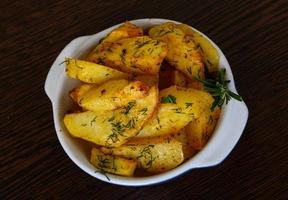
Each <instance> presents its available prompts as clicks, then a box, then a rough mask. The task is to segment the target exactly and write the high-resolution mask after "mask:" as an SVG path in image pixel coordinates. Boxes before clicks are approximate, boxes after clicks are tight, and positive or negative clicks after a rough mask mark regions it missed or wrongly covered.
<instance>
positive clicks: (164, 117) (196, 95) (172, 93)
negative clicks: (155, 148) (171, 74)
mask: <svg viewBox="0 0 288 200" xmlns="http://www.w3.org/2000/svg"><path fill="white" fill-rule="evenodd" d="M159 96H160V99H161V104H160V107H159V111H158V113H157V114H154V115H153V117H152V118H151V119H150V120H149V121H148V122H147V124H145V126H144V127H143V129H142V130H141V131H140V132H139V134H138V135H137V136H136V137H154V136H159V135H167V134H173V133H177V132H179V131H180V130H181V129H182V128H184V127H185V126H186V125H187V124H188V123H189V122H190V121H192V120H193V119H197V118H199V117H200V115H201V114H202V112H203V111H204V110H206V109H208V108H209V109H210V107H211V104H212V102H213V97H212V96H211V95H210V94H209V93H207V92H204V91H200V90H194V89H188V88H182V87H178V86H171V87H169V88H166V89H163V90H161V91H160V94H159Z"/></svg>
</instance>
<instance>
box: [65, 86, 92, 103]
mask: <svg viewBox="0 0 288 200" xmlns="http://www.w3.org/2000/svg"><path fill="white" fill-rule="evenodd" d="M94 87H97V85H96V84H82V85H80V86H79V87H77V88H74V89H73V90H71V91H70V92H69V96H70V97H71V99H73V100H74V101H75V102H77V103H79V101H80V100H81V98H82V96H83V95H84V94H85V93H86V92H88V91H89V90H90V89H92V88H94Z"/></svg>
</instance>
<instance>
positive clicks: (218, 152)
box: [45, 19, 248, 186]
mask: <svg viewBox="0 0 288 200" xmlns="http://www.w3.org/2000/svg"><path fill="white" fill-rule="evenodd" d="M168 21H170V22H174V23H180V22H176V21H172V20H166V19H139V20H134V21H131V22H132V23H134V24H136V25H137V26H140V27H142V28H149V27H151V26H154V25H158V24H162V23H165V22H168ZM119 25H120V24H118V25H115V26H113V27H111V28H108V29H106V30H104V31H101V32H99V33H97V34H94V35H90V36H83V37H79V38H76V39H74V40H73V41H72V42H70V43H69V44H68V45H67V46H66V47H65V48H64V49H63V50H62V52H61V53H60V54H59V56H58V57H57V59H56V60H55V61H54V63H53V65H52V67H51V69H50V71H49V73H48V75H47V79H46V82H45V91H46V94H47V95H48V97H49V98H50V100H51V102H52V107H53V117H54V125H55V130H56V133H57V136H58V139H59V141H60V143H61V145H62V147H63V149H64V151H65V152H66V153H67V155H68V156H69V157H70V158H71V160H72V161H73V162H74V163H75V164H76V165H78V166H79V167H80V168H81V169H82V170H84V171H85V172H86V173H88V174H90V175H91V176H94V177H95V178H98V179H100V180H102V181H106V182H109V183H113V184H118V185H126V186H144V185H150V184H156V183H160V182H163V181H166V180H169V179H171V178H174V177H176V176H178V175H180V174H182V173H184V172H187V171H188V170H191V169H194V168H199V167H209V166H214V165H217V164H219V163H220V162H222V161H223V160H224V159H225V158H226V157H227V156H228V154H229V153H230V152H231V151H232V149H233V147H234V146H235V145H236V143H237V141H238V140H239V138H240V136H241V134H242V132H243V130H244V127H245V125H246V122H247V118H248V109H247V106H246V105H245V103H244V102H238V101H236V100H231V101H230V102H229V103H228V105H227V106H224V107H223V110H222V113H221V116H220V119H219V122H218V124H217V127H216V129H215V131H214V134H213V136H212V137H211V139H210V140H209V142H208V144H207V145H206V146H205V148H203V149H202V150H201V151H200V152H199V153H197V154H196V155H195V156H194V157H192V158H191V159H190V160H188V161H186V162H185V163H183V164H181V165H180V166H178V167H177V168H175V169H172V170H170V171H168V172H165V173H161V174H159V175H153V176H149V177H123V176H117V175H112V174H109V175H108V176H109V179H110V180H108V179H107V178H106V177H105V176H104V175H103V174H100V173H95V170H96V169H95V167H94V166H93V165H91V164H90V162H89V152H90V148H89V147H88V145H87V143H86V142H83V141H81V140H80V139H76V138H73V137H71V136H70V134H69V133H68V132H67V130H66V128H65V126H64V124H63V117H64V114H65V113H66V112H67V110H69V108H71V105H72V101H71V100H70V98H69V97H68V91H70V90H71V89H73V88H74V87H76V86H78V85H79V84H80V82H79V81H77V80H73V79H70V78H68V77H67V76H66V74H65V67H64V65H61V63H62V62H63V61H64V58H65V57H71V58H81V57H82V56H83V55H85V54H87V52H89V51H90V50H91V49H92V48H93V47H94V46H95V44H97V42H98V41H99V40H100V39H101V38H103V37H104V36H105V35H107V33H109V32H110V31H112V30H113V29H115V28H116V27H117V26H119ZM194 30H195V29H194ZM196 31H197V30H196ZM198 32H199V31H198ZM201 34H202V35H203V36H204V37H206V38H208V37H207V36H205V35H204V34H203V33H201ZM210 41H211V40H210ZM211 43H212V44H213V45H214V46H215V47H216V49H217V50H218V52H219V54H220V64H219V66H220V67H221V68H226V75H227V78H228V79H230V80H231V82H230V84H229V88H230V90H231V91H233V92H236V89H235V84H234V79H233V75H232V72H231V69H230V65H229V63H228V62H227V59H226V57H225V56H224V54H223V53H222V51H221V50H220V49H219V48H218V46H217V45H216V44H214V43H213V42H212V41H211Z"/></svg>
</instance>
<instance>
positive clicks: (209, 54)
mask: <svg viewBox="0 0 288 200" xmlns="http://www.w3.org/2000/svg"><path fill="white" fill-rule="evenodd" d="M177 28H179V29H181V30H182V31H183V32H184V33H185V35H187V36H189V37H190V38H191V39H192V40H193V41H194V43H195V44H196V45H197V48H198V49H199V50H200V53H201V55H202V56H203V58H204V62H205V65H206V67H207V69H208V71H209V72H210V73H211V72H217V71H218V64H219V59H220V56H219V53H218V51H217V49H216V48H215V47H214V46H213V45H212V43H211V42H210V41H209V40H207V39H206V38H205V37H203V36H202V35H201V34H200V33H198V32H197V31H194V30H193V29H191V28H190V27H189V26H187V25H186V24H179V25H177Z"/></svg>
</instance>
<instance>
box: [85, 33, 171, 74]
mask: <svg viewBox="0 0 288 200" xmlns="http://www.w3.org/2000/svg"><path fill="white" fill-rule="evenodd" d="M166 54H167V47H166V44H165V43H163V42H160V41H158V40H153V39H151V38H149V37H148V36H141V37H134V38H125V39H121V40H117V42H105V43H103V44H102V45H100V46H99V48H96V49H95V51H93V52H92V53H90V55H89V56H88V58H87V59H88V60H89V61H91V62H95V63H103V64H104V65H106V66H109V67H112V68H114V69H117V70H120V71H123V72H127V73H134V74H157V73H158V72H159V68H160V65H161V63H162V61H163V59H164V57H165V56H166Z"/></svg>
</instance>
